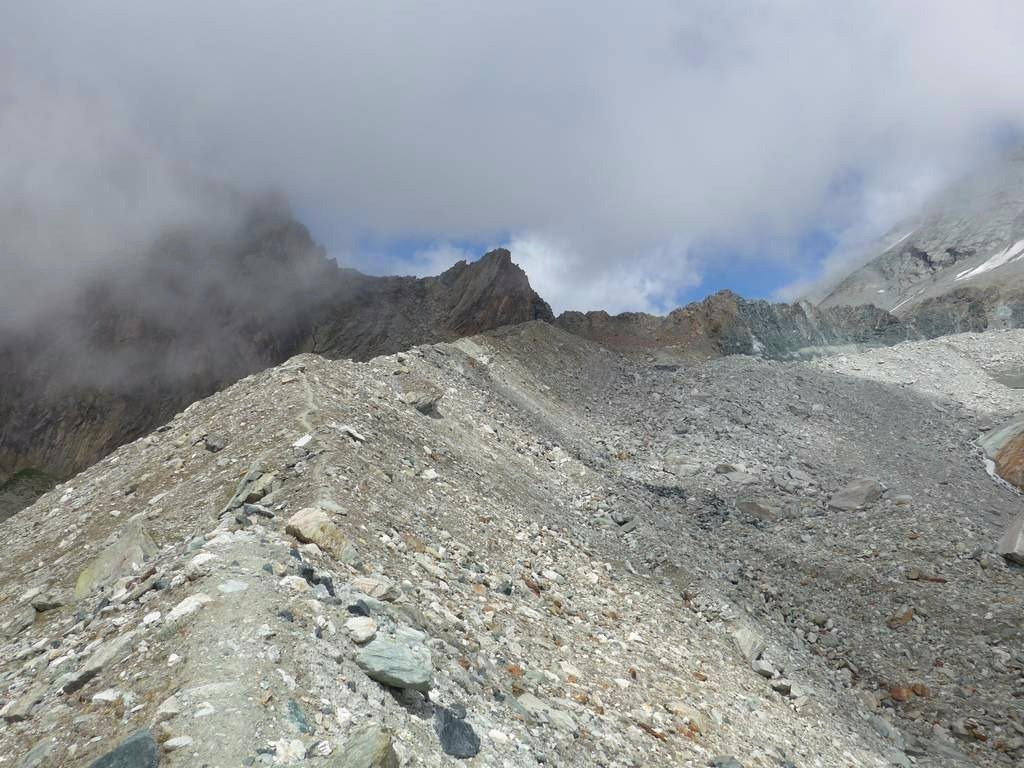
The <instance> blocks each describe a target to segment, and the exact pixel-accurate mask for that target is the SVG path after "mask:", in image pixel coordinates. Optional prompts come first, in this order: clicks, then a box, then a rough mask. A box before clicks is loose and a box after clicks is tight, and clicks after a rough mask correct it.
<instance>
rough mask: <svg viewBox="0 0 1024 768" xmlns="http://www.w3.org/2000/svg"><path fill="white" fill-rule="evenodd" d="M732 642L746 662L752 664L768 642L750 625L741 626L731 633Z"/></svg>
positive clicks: (759, 656)
mask: <svg viewBox="0 0 1024 768" xmlns="http://www.w3.org/2000/svg"><path fill="white" fill-rule="evenodd" d="M732 640H733V643H735V644H736V650H738V651H739V652H740V654H741V655H742V656H743V658H744V659H746V660H747V663H748V664H753V663H754V662H755V661H757V660H758V659H759V658H761V654H762V653H764V652H765V649H766V648H767V647H768V643H767V642H766V641H765V639H764V637H762V636H761V634H760V633H758V632H757V631H755V630H753V629H751V628H750V627H741V628H740V629H737V630H736V631H735V632H733V633H732Z"/></svg>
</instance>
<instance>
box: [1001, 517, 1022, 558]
mask: <svg viewBox="0 0 1024 768" xmlns="http://www.w3.org/2000/svg"><path fill="white" fill-rule="evenodd" d="M996 552H997V553H999V554H1000V555H1002V556H1003V557H1004V558H1006V559H1007V560H1009V561H1010V562H1013V563H1018V564H1020V565H1024V513H1021V514H1020V515H1018V516H1017V519H1016V520H1014V521H1013V522H1012V523H1010V525H1009V526H1008V527H1007V529H1006V532H1005V533H1004V534H1003V537H1002V538H1001V539H1000V540H999V544H998V545H996Z"/></svg>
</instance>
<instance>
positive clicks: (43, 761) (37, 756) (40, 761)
mask: <svg viewBox="0 0 1024 768" xmlns="http://www.w3.org/2000/svg"><path fill="white" fill-rule="evenodd" d="M56 743H57V742H56V740H55V739H54V738H53V737H52V736H47V737H46V738H45V739H43V740H42V741H40V742H38V743H37V744H36V745H35V746H34V747H32V749H30V750H29V751H28V752H26V753H25V756H24V757H23V758H21V762H20V763H18V768H42V767H43V766H44V765H52V762H51V761H50V760H49V757H50V752H52V751H53V747H54V746H55V745H56Z"/></svg>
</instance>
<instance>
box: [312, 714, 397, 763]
mask: <svg viewBox="0 0 1024 768" xmlns="http://www.w3.org/2000/svg"><path fill="white" fill-rule="evenodd" d="M327 765H329V766H330V768H398V755H397V754H396V753H395V748H394V738H393V737H392V735H391V731H389V730H388V729H387V728H381V727H380V726H379V725H364V726H361V727H359V728H356V729H355V730H353V732H352V735H351V736H349V738H348V740H347V741H346V742H345V746H343V747H342V748H341V750H340V751H339V752H338V753H337V754H335V755H333V756H332V759H331V760H330V762H329V763H327Z"/></svg>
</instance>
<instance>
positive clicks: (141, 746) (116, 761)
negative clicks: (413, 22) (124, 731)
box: [91, 730, 160, 768]
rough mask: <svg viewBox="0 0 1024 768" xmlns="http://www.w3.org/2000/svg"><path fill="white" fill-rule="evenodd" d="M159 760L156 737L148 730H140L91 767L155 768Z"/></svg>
mask: <svg viewBox="0 0 1024 768" xmlns="http://www.w3.org/2000/svg"><path fill="white" fill-rule="evenodd" d="M159 762H160V749H159V748H158V747H157V743H156V739H154V738H153V734H152V733H150V732H149V731H148V730H142V731H139V732H138V733H136V734H134V735H133V736H129V737H128V738H127V739H125V740H124V741H123V742H121V744H120V745H118V746H117V747H115V748H114V749H113V750H111V751H110V752H108V753H107V754H105V755H103V757H101V758H100V759H99V760H97V761H96V762H94V763H93V764H92V766H91V768H156V767H157V765H158V764H159Z"/></svg>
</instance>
